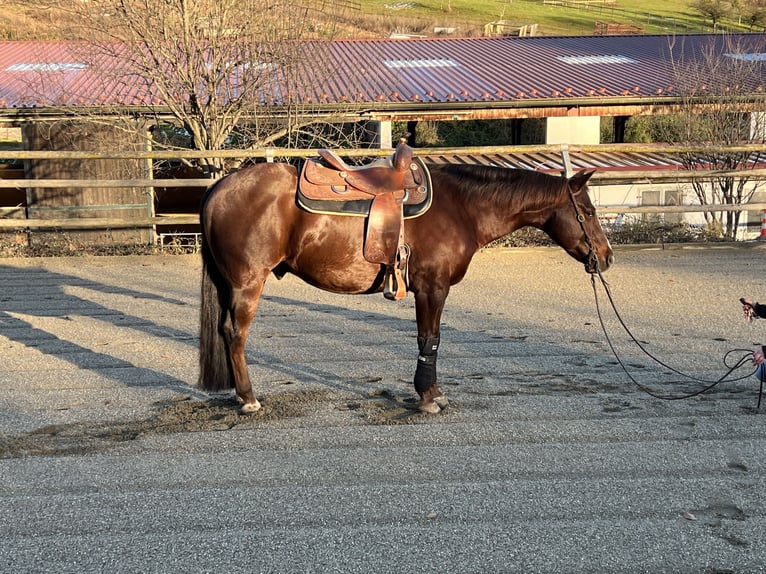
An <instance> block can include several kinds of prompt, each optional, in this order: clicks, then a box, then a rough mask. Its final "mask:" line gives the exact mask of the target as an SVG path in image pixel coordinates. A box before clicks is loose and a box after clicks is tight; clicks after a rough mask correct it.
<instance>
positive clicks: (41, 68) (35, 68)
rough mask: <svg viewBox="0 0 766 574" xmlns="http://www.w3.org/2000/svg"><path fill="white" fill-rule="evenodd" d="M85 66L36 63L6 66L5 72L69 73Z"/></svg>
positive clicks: (76, 63)
mask: <svg viewBox="0 0 766 574" xmlns="http://www.w3.org/2000/svg"><path fill="white" fill-rule="evenodd" d="M87 67H88V65H87V64H81V63H78V62H61V63H55V62H37V63H28V64H24V63H21V64H12V65H10V66H8V67H7V68H6V69H5V71H6V72H69V71H72V70H82V69H83V68H87Z"/></svg>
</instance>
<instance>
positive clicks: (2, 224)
mask: <svg viewBox="0 0 766 574" xmlns="http://www.w3.org/2000/svg"><path fill="white" fill-rule="evenodd" d="M417 151H418V153H419V154H420V155H424V156H427V157H439V156H474V157H476V156H482V155H496V154H514V153H519V154H523V153H531V152H555V153H560V154H562V156H563V157H564V158H565V159H566V158H568V155H569V154H570V152H575V151H577V152H582V153H586V154H587V153H608V152H633V153H655V154H656V153H663V154H674V153H676V154H677V153H681V152H684V153H709V152H710V151H711V149H710V148H709V147H702V146H700V147H694V146H668V145H662V146H659V145H633V144H615V145H577V146H575V145H538V146H483V147H470V148H469V147H463V148H428V149H419V150H417ZM720 151H724V152H725V151H728V152H730V153H734V152H751V153H759V152H760V153H764V154H766V145H761V144H750V145H741V146H728V147H726V148H722V149H721V150H720ZM316 153H317V150H295V149H263V150H248V151H243V150H225V151H219V152H205V151H192V150H190V151H184V152H179V151H145V152H134V151H131V152H85V151H58V152H56V151H2V152H0V156H2V158H3V159H4V160H28V159H35V160H43V159H54V158H55V159H72V160H79V159H146V160H152V159H154V160H158V159H163V160H178V159H195V158H204V157H211V156H215V157H221V158H230V159H243V158H247V159H256V160H264V161H273V159H274V158H301V157H313V156H316ZM390 153H391V150H376V149H355V150H343V151H342V155H343V156H345V157H356V158H373V157H380V156H385V155H389V154H390ZM565 163H566V162H565ZM726 176H732V177H742V176H746V177H747V178H749V179H753V180H766V169H748V170H747V171H712V170H697V171H689V170H683V169H654V168H653V169H635V170H631V169H619V170H609V169H608V168H604V169H603V170H599V171H597V172H596V173H595V174H594V176H593V178H592V179H591V184H592V185H610V184H617V183H635V184H645V183H671V182H679V183H681V182H690V181H693V180H706V179H707V180H709V179H710V178H712V177H726ZM213 181H214V180H210V179H123V180H76V179H35V180H30V179H0V194H2V192H3V189H16V190H18V189H25V188H27V187H35V188H71V187H78V186H83V187H85V186H88V187H103V188H121V187H145V188H146V189H147V191H148V192H153V190H154V189H155V188H164V187H173V188H200V187H207V186H208V185H210V184H211V183H212V182H213ZM24 210H25V208H24V207H23V206H18V207H4V208H0V232H2V231H13V230H35V229H48V230H74V229H78V230H82V229H124V228H140V227H154V226H163V225H179V226H183V225H195V224H198V223H199V217H198V215H197V214H196V213H182V214H173V215H155V216H146V217H138V218H119V217H110V218H78V219H74V218H62V219H26V218H22V217H20V215H22V213H18V212H23V211H24ZM757 210H766V203H745V204H731V205H729V204H726V205H722V204H716V205H679V206H671V205H653V206H637V205H603V206H599V207H597V211H598V214H599V216H604V215H613V214H648V213H695V212H697V213H700V212H724V211H757Z"/></svg>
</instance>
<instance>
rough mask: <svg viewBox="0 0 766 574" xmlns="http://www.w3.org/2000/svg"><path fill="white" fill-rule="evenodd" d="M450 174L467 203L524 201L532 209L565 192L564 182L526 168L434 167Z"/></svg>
mask: <svg viewBox="0 0 766 574" xmlns="http://www.w3.org/2000/svg"><path fill="white" fill-rule="evenodd" d="M430 168H431V170H432V171H433V170H438V171H441V172H442V173H444V174H447V175H448V176H449V177H450V179H451V180H452V181H453V183H455V186H456V187H457V188H458V189H459V191H460V193H461V194H462V195H463V196H464V197H465V199H466V200H467V201H470V200H471V199H475V200H476V201H480V202H491V203H501V204H506V203H507V202H509V201H514V202H520V203H523V204H525V205H526V206H528V208H532V209H534V208H536V207H543V206H546V205H550V202H551V197H552V196H557V195H558V194H560V193H561V192H562V190H563V182H562V180H561V179H559V178H557V177H555V176H551V175H549V174H546V173H541V172H538V171H532V170H526V169H506V168H501V167H493V166H484V165H466V164H442V165H438V166H431V167H430Z"/></svg>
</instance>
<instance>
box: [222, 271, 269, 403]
mask: <svg viewBox="0 0 766 574" xmlns="http://www.w3.org/2000/svg"><path fill="white" fill-rule="evenodd" d="M263 285H264V281H263V280H261V281H257V282H255V283H254V284H252V285H250V286H248V287H245V288H235V289H232V292H231V303H230V308H229V310H228V313H226V314H225V316H224V321H223V325H222V328H223V336H224V338H225V339H226V345H227V347H228V349H229V361H230V362H231V369H232V374H233V376H234V387H235V389H236V392H237V398H238V399H239V400H240V401H242V411H243V412H246V413H251V412H255V411H257V410H258V409H260V408H261V403H259V402H258V399H256V398H255V395H254V394H253V386H252V384H251V382H250V373H249V372H248V370H247V360H246V358H245V343H246V342H247V335H248V330H249V328H250V324H251V323H252V322H253V317H255V312H256V311H257V310H258V303H259V302H260V300H261V294H262V293H263Z"/></svg>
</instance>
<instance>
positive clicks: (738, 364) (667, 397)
mask: <svg viewBox="0 0 766 574" xmlns="http://www.w3.org/2000/svg"><path fill="white" fill-rule="evenodd" d="M597 273H598V277H599V279H600V280H601V285H602V286H603V288H604V292H605V293H606V294H607V298H608V299H609V303H610V305H611V307H612V310H613V311H614V314H615V317H616V318H617V320H618V321H619V323H620V325H621V326H622V328H623V329H624V330H625V332H626V333H627V334H628V336H629V337H630V340H631V341H633V342H634V343H635V344H636V346H637V347H638V348H639V349H641V351H642V352H643V353H644V354H645V355H646V356H648V357H649V358H650V359H652V360H653V361H654V362H656V363H657V364H659V365H661V366H663V367H665V368H666V369H668V370H670V371H671V372H673V373H675V374H677V375H681V376H682V377H685V378H687V379H689V380H690V381H693V382H698V383H704V384H705V385H706V386H705V387H704V388H702V389H700V390H698V391H695V392H693V393H687V394H683V395H660V394H658V393H656V392H654V391H652V390H651V389H649V388H648V387H646V386H645V385H642V384H641V383H639V382H638V381H637V380H636V379H635V378H634V377H633V376H632V375H631V374H630V372H629V371H628V369H627V368H626V366H625V364H624V363H623V362H622V359H620V357H619V355H618V354H617V351H616V349H615V347H614V345H613V344H612V340H611V338H610V337H609V333H608V331H607V329H606V324H605V323H604V318H603V316H602V314H601V305H600V303H599V298H598V289H597V288H596V278H595V274H591V278H590V281H591V286H592V287H593V296H594V298H595V301H596V312H597V314H598V321H599V324H600V325H601V330H602V331H603V332H604V337H606V341H607V343H608V345H609V348H610V349H611V351H612V354H613V355H614V358H615V359H616V360H617V362H618V363H619V365H620V367H622V370H623V371H624V372H625V374H626V375H627V376H628V378H629V379H630V381H631V382H632V383H633V384H634V385H636V386H637V387H638V388H639V389H641V390H642V391H643V392H645V393H646V394H648V395H650V396H652V397H654V398H657V399H662V400H665V401H677V400H682V399H689V398H692V397H696V396H698V395H701V394H703V393H706V392H708V391H709V390H711V389H712V388H714V387H716V386H717V385H719V384H721V383H731V382H734V381H741V380H743V379H746V378H747V377H751V376H753V375H754V374H755V369H753V371H752V372H750V373H748V374H746V375H744V376H742V377H737V378H732V379H730V378H729V375H731V374H732V373H733V372H734V371H736V370H737V369H740V368H741V367H742V366H743V365H745V364H746V363H747V361H748V359H750V360H752V356H753V352H752V351H750V350H748V349H732V350H730V351H728V352H726V353H725V354H724V356H723V364H724V366H725V367H727V368H728V369H729V370H728V371H727V372H726V373H725V374H724V375H723V376H722V377H720V378H718V379H716V380H715V381H710V380H705V379H699V378H696V377H693V376H691V375H688V374H686V373H683V372H681V371H679V370H677V369H674V368H673V367H671V366H670V365H667V364H666V363H664V362H663V361H661V360H660V359H658V358H657V357H655V356H654V355H653V354H652V353H650V352H649V351H647V350H646V348H645V347H644V345H642V344H641V342H640V341H639V340H638V339H636V337H635V336H634V335H633V333H631V331H630V329H629V328H628V326H627V325H626V324H625V321H623V319H622V317H621V316H620V313H619V311H618V310H617V306H616V305H615V302H614V298H613V297H612V292H611V289H610V288H609V284H608V283H607V282H606V280H605V279H604V277H603V276H602V274H601V270H598V271H597ZM734 353H742V357H741V358H740V359H739V360H737V361H736V362H735V363H734V365H732V366H729V364H728V362H729V356H730V355H733V354H734ZM764 370H766V369H763V370H761V376H760V377H759V378H760V383H761V384H760V389H759V392H758V406H757V408H758V409H760V408H761V397H762V396H763V386H764V382H765V381H764V379H766V374H765V373H764Z"/></svg>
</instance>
